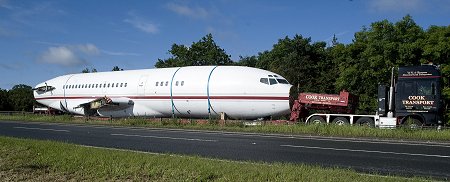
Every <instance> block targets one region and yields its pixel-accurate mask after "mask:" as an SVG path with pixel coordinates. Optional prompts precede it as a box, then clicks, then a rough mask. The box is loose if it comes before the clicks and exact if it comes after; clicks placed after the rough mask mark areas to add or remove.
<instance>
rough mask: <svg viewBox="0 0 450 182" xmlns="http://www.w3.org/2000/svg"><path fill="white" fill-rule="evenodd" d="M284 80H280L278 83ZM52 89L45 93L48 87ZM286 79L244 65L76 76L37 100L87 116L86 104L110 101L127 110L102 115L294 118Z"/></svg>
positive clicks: (59, 82)
mask: <svg viewBox="0 0 450 182" xmlns="http://www.w3.org/2000/svg"><path fill="white" fill-rule="evenodd" d="M277 79H278V81H277ZM50 86H51V87H54V88H53V89H51V90H45V91H42V90H44V89H45V88H47V87H50ZM291 86H292V85H290V84H289V83H287V82H286V80H285V79H284V78H282V77H281V76H279V75H277V74H275V73H272V72H269V71H266V70H261V69H257V68H250V67H241V66H191V67H177V68H161V69H143V70H130V71H114V72H98V73H81V74H70V75H64V76H60V77H56V78H53V79H51V80H48V81H46V82H44V83H40V84H38V85H37V86H36V88H38V87H41V88H44V89H41V91H35V92H34V97H35V98H36V100H37V101H38V102H39V103H41V104H44V105H46V106H49V107H52V108H55V109H58V110H62V111H66V112H70V113H74V114H80V115H85V114H86V111H85V110H87V109H86V107H80V105H83V104H86V103H90V102H92V101H93V100H96V99H99V98H102V97H108V98H110V99H111V100H112V101H113V102H116V101H117V102H119V103H121V104H122V105H123V104H124V103H129V105H128V106H127V105H126V104H125V105H126V106H125V107H117V108H115V109H114V108H113V109H109V108H108V107H104V108H100V109H97V110H96V113H97V114H98V115H100V116H108V117H110V116H112V117H126V116H149V117H173V116H175V117H188V118H206V117H209V116H217V115H219V114H220V113H221V112H224V113H226V114H227V115H228V116H229V117H232V118H235V119H253V118H261V117H267V116H279V115H284V114H287V113H289V89H290V87H291Z"/></svg>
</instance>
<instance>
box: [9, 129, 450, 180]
mask: <svg viewBox="0 0 450 182" xmlns="http://www.w3.org/2000/svg"><path fill="white" fill-rule="evenodd" d="M0 135H3V136H11V137H20V138H34V139H43V140H56V141H64V142H69V143H75V144H81V145H87V146H97V147H107V148H119V149H130V150H138V151H146V152H155V153H176V154H188V155H199V156H205V157H213V158H220V159H230V160H243V161H265V162H290V163H305V164H318V165H321V166H326V167H329V166H333V167H343V168H352V169H355V170H357V171H360V172H369V173H374V172H375V173H381V174H391V175H403V176H429V177H437V178H440V179H450V144H446V143H420V142H399V141H386V140H357V139H349V138H329V137H310V136H290V135H264V134H251V133H236V132H217V131H196V130H178V129H152V128H132V127H110V126H91V125H72V124H49V123H27V122H15V121H0Z"/></svg>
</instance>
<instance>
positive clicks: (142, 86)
mask: <svg viewBox="0 0 450 182" xmlns="http://www.w3.org/2000/svg"><path fill="white" fill-rule="evenodd" d="M147 78H148V75H142V76H141V78H139V82H138V86H137V93H138V95H145V84H146V83H147Z"/></svg>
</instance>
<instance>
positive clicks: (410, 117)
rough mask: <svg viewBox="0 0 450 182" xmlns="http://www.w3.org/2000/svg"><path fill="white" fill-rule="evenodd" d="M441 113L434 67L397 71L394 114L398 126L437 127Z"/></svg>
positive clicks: (439, 76)
mask: <svg viewBox="0 0 450 182" xmlns="http://www.w3.org/2000/svg"><path fill="white" fill-rule="evenodd" d="M442 112H443V103H442V98H441V73H440V71H439V68H438V67H437V66H434V65H421V66H411V67H400V68H399V69H398V79H397V84H396V91H395V110H394V113H395V117H396V118H397V120H398V122H399V124H406V122H412V123H414V124H417V125H438V124H439V125H440V124H442V121H443V118H442V114H443V113H442ZM409 124H410V123H409Z"/></svg>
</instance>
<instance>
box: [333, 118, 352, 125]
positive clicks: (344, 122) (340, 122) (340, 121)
mask: <svg viewBox="0 0 450 182" xmlns="http://www.w3.org/2000/svg"><path fill="white" fill-rule="evenodd" d="M333 123H334V124H335V125H339V126H343V125H348V124H350V123H349V122H348V119H347V118H344V117H336V118H334V119H333Z"/></svg>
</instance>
